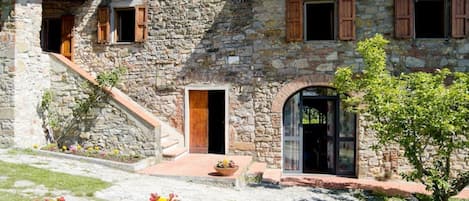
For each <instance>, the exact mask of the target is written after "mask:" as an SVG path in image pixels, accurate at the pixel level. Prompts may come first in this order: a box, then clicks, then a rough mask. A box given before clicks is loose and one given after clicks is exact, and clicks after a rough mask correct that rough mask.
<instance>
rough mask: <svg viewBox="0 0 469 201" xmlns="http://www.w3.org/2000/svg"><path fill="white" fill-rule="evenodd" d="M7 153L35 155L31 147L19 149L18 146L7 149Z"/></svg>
mask: <svg viewBox="0 0 469 201" xmlns="http://www.w3.org/2000/svg"><path fill="white" fill-rule="evenodd" d="M7 153H8V154H10V155H20V154H28V155H37V153H35V152H34V150H32V149H29V148H28V149H19V148H13V149H9V150H8V152H7Z"/></svg>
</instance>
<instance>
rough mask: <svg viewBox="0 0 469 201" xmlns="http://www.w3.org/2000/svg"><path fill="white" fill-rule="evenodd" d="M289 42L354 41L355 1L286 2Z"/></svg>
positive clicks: (318, 0) (301, 0)
mask: <svg viewBox="0 0 469 201" xmlns="http://www.w3.org/2000/svg"><path fill="white" fill-rule="evenodd" d="M286 20H287V21H286V25H287V27H286V34H287V35H286V38H287V41H289V42H290V41H304V40H306V41H309V40H334V39H336V38H338V39H339V40H353V39H355V0H287V2H286Z"/></svg>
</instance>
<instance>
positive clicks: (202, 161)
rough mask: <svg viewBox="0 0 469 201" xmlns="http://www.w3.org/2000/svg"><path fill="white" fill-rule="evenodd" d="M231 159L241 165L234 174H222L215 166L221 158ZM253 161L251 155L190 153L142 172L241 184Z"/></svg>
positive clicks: (193, 179)
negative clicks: (219, 173)
mask: <svg viewBox="0 0 469 201" xmlns="http://www.w3.org/2000/svg"><path fill="white" fill-rule="evenodd" d="M225 158H226V159H229V160H233V161H235V162H236V164H237V165H238V166H239V169H238V171H236V172H235V173H234V174H233V175H232V176H220V175H218V174H217V173H216V171H215V169H214V166H215V165H216V164H217V162H218V161H219V160H223V159H225ZM251 163H252V157H251V156H226V155H217V154H188V155H186V156H183V157H181V158H179V159H178V160H175V161H164V162H162V163H159V164H157V165H155V166H152V167H149V168H146V169H144V170H142V171H140V173H143V174H148V175H154V176H163V177H173V178H180V179H184V180H190V181H199V182H217V183H222V184H226V185H236V186H237V185H239V182H240V181H239V179H242V178H241V176H242V175H243V174H244V172H245V171H246V170H247V169H248V167H249V165H251Z"/></svg>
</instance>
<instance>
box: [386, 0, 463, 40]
mask: <svg viewBox="0 0 469 201" xmlns="http://www.w3.org/2000/svg"><path fill="white" fill-rule="evenodd" d="M394 11H395V27H394V29H395V35H396V37H397V38H413V37H415V38H446V37H449V36H450V35H451V36H452V37H453V38H464V37H467V36H468V35H469V0H395V1H394Z"/></svg>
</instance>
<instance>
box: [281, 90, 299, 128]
mask: <svg viewBox="0 0 469 201" xmlns="http://www.w3.org/2000/svg"><path fill="white" fill-rule="evenodd" d="M300 120H301V112H300V93H297V94H296V95H294V96H293V97H291V98H290V99H288V101H287V102H286V103H285V107H284V108H283V127H284V135H285V136H299V135H300V129H301V121H300Z"/></svg>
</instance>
